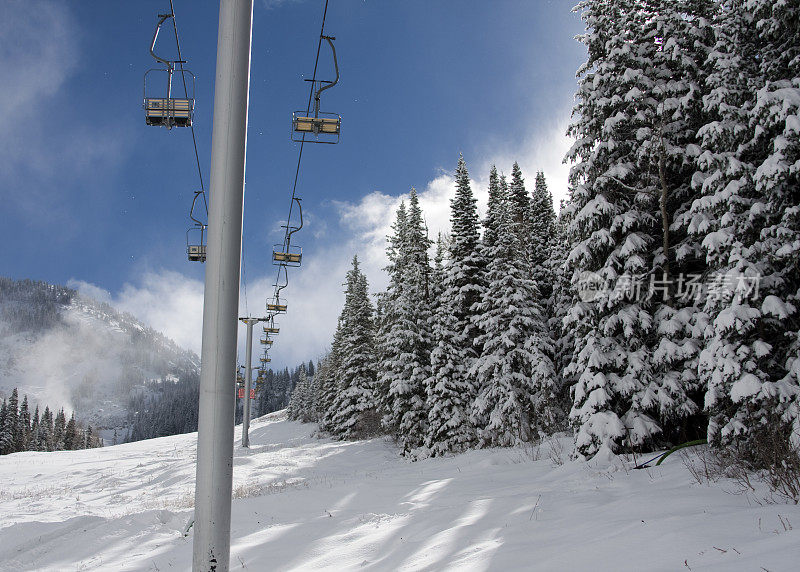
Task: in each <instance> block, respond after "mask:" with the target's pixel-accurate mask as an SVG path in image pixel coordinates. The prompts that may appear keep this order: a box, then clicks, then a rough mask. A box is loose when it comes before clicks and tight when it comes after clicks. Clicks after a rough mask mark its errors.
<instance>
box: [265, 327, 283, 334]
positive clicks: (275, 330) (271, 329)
mask: <svg viewBox="0 0 800 572" xmlns="http://www.w3.org/2000/svg"><path fill="white" fill-rule="evenodd" d="M278 332H280V328H275V327H273V326H264V333H265V334H277V333H278Z"/></svg>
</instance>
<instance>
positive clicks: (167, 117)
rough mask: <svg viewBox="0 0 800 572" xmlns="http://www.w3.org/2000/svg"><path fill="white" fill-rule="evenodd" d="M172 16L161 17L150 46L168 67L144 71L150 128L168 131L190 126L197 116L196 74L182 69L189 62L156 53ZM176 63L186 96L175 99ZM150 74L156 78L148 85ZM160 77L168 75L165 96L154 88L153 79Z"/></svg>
mask: <svg viewBox="0 0 800 572" xmlns="http://www.w3.org/2000/svg"><path fill="white" fill-rule="evenodd" d="M172 17H173V15H172V14H159V20H158V24H157V25H156V30H155V32H154V33H153V41H152V42H151V43H150V55H151V56H153V58H154V59H155V60H156V61H157V62H159V63H161V64H164V66H165V67H164V68H153V69H150V70H147V72H145V74H144V103H143V104H142V106H143V107H144V118H145V122H146V123H147V125H155V126H158V127H166V128H167V129H172V128H173V127H191V125H192V119H193V117H194V90H195V78H194V74H193V73H192V72H190V71H189V70H185V69H183V64H185V63H186V62H185V61H184V60H168V59H166V58H162V57H160V56H158V55H156V53H155V51H154V50H155V47H156V40H158V32H159V31H160V30H161V24H163V23H164V21H165V20H167V19H168V18H172ZM175 64H178V65H179V66H180V74H181V79H182V80H183V84H184V89H185V93H184V97H173V96H172V76H173V75H174V73H175ZM150 74H154V76H153V77H151V78H150V81H149V82H148V76H150ZM161 74H166V81H165V84H166V93H165V92H163V91H161V90H160V89H155V88H154V87H153V85H154V84H155V79H154V77H158V76H160V75H161ZM186 75H188V76H189V77H190V78H191V82H190V84H191V89H189V86H188V85H187V83H186ZM162 81H163V80H162ZM148 83H149V85H148ZM162 85H163V84H162ZM165 96H166V97H165Z"/></svg>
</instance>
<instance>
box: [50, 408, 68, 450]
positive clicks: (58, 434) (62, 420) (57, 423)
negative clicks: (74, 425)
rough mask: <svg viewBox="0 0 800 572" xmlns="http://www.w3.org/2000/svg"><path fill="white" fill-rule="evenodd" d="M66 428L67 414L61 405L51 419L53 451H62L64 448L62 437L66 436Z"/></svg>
mask: <svg viewBox="0 0 800 572" xmlns="http://www.w3.org/2000/svg"><path fill="white" fill-rule="evenodd" d="M66 428H67V416H66V415H65V414H64V408H63V407H62V408H61V409H60V410H59V412H58V413H56V417H55V420H54V421H53V448H52V450H53V451H63V450H64V438H65V436H66Z"/></svg>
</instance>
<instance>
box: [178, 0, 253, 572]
mask: <svg viewBox="0 0 800 572" xmlns="http://www.w3.org/2000/svg"><path fill="white" fill-rule="evenodd" d="M252 22H253V0H220V7H219V35H218V38H217V71H216V83H215V88H214V120H213V126H212V141H211V184H210V189H211V204H210V209H209V221H208V257H207V259H208V260H207V264H206V280H205V297H204V306H203V345H202V362H201V372H200V411H199V413H200V415H199V422H198V429H199V430H198V435H197V479H196V482H195V513H194V514H195V519H194V520H195V522H194V547H193V559H192V570H194V572H212V571H213V572H227V571H228V570H229V567H230V543H231V538H230V530H231V493H232V484H233V423H234V417H233V415H234V403H235V401H234V400H235V394H234V392H232V391H231V373H232V372H233V371H234V370H235V369H236V333H237V332H236V330H237V327H236V325H237V319H238V317H239V312H238V310H239V308H238V306H239V271H240V268H239V260H240V255H241V250H242V209H243V199H244V171H245V148H246V146H247V106H248V95H249V88H250V45H251V41H252Z"/></svg>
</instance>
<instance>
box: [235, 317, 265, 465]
mask: <svg viewBox="0 0 800 572" xmlns="http://www.w3.org/2000/svg"><path fill="white" fill-rule="evenodd" d="M239 320H241V321H242V322H244V323H245V324H246V325H247V350H246V354H247V358H246V359H247V361H246V362H245V365H244V407H243V409H244V414H243V415H242V447H244V448H245V449H247V448H249V447H250V388H251V387H252V385H253V366H252V364H251V362H252V359H253V326H255V325H256V324H257V323H259V322H265V321H266V320H267V319H266V318H239Z"/></svg>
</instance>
